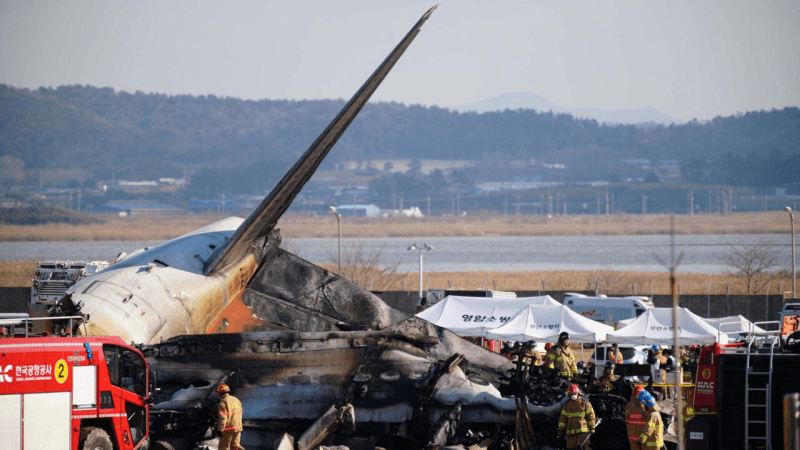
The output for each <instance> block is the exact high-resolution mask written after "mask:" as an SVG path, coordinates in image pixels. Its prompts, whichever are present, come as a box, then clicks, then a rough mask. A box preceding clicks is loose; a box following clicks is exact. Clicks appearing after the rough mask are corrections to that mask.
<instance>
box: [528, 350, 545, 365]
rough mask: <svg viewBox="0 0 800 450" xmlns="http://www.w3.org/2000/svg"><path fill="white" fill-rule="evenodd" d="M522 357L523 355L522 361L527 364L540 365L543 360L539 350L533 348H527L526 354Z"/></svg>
mask: <svg viewBox="0 0 800 450" xmlns="http://www.w3.org/2000/svg"><path fill="white" fill-rule="evenodd" d="M524 357H525V360H524V361H525V363H526V364H528V365H531V366H541V365H542V361H543V359H542V354H541V353H539V351H538V350H536V349H535V348H534V349H531V350H529V351H528V352H527V354H526V355H524Z"/></svg>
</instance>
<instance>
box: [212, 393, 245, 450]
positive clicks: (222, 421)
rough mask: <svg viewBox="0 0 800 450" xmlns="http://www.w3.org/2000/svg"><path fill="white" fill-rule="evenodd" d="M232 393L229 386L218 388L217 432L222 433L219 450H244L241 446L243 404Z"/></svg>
mask: <svg viewBox="0 0 800 450" xmlns="http://www.w3.org/2000/svg"><path fill="white" fill-rule="evenodd" d="M230 392H231V390H230V388H229V387H228V385H227V384H224V383H223V384H220V385H219V386H217V394H219V411H218V416H217V431H219V432H221V433H222V437H221V438H219V450H240V449H241V450H243V447H241V446H240V445H239V440H240V439H241V437H242V402H240V401H239V399H238V398H236V397H234V396H232V395H231V394H230Z"/></svg>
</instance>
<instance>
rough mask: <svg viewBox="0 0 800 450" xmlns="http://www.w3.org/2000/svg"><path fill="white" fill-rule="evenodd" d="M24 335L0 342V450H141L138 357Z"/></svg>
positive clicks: (101, 341) (143, 368)
mask: <svg viewBox="0 0 800 450" xmlns="http://www.w3.org/2000/svg"><path fill="white" fill-rule="evenodd" d="M71 319H78V320H81V318H71ZM24 320H26V321H28V320H30V321H33V320H36V319H24ZM47 320H51V319H47ZM24 328H25V332H24V333H22V334H17V335H14V336H10V337H5V338H0V443H2V446H0V447H2V448H3V449H13V450H33V449H37V450H38V449H45V448H46V449H52V450H78V449H81V450H88V449H91V450H97V449H100V450H133V449H139V450H141V449H144V448H146V447H147V445H148V442H149V440H148V422H149V403H150V395H149V391H150V386H149V384H148V380H149V374H148V366H147V362H146V361H145V359H144V357H143V356H142V353H141V352H139V350H137V349H135V348H133V347H131V346H129V345H126V344H125V342H123V341H122V339H121V338H119V337H114V336H93V337H73V336H64V337H52V336H41V335H40V336H32V335H30V334H29V333H28V327H27V326H25V327H24ZM70 328H71V327H70ZM65 329H66V328H65ZM0 337H2V336H0Z"/></svg>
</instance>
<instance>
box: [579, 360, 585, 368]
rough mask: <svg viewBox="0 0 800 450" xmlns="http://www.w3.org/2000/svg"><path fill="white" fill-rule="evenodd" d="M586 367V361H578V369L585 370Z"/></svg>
mask: <svg viewBox="0 0 800 450" xmlns="http://www.w3.org/2000/svg"><path fill="white" fill-rule="evenodd" d="M585 368H586V363H585V362H583V361H578V370H583V369H585Z"/></svg>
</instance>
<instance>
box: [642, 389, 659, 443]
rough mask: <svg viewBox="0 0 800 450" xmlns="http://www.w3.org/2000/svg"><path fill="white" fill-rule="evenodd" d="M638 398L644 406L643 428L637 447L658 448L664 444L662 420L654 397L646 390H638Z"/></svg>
mask: <svg viewBox="0 0 800 450" xmlns="http://www.w3.org/2000/svg"><path fill="white" fill-rule="evenodd" d="M638 398H639V401H641V402H642V407H643V408H644V429H643V430H642V434H640V435H639V440H638V442H639V449H640V450H647V449H655V450H659V449H661V447H663V446H664V422H663V421H662V420H661V413H659V412H658V410H659V407H658V405H657V404H656V399H655V398H653V396H652V395H650V393H649V392H647V391H642V392H640V393H639V395H638Z"/></svg>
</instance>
